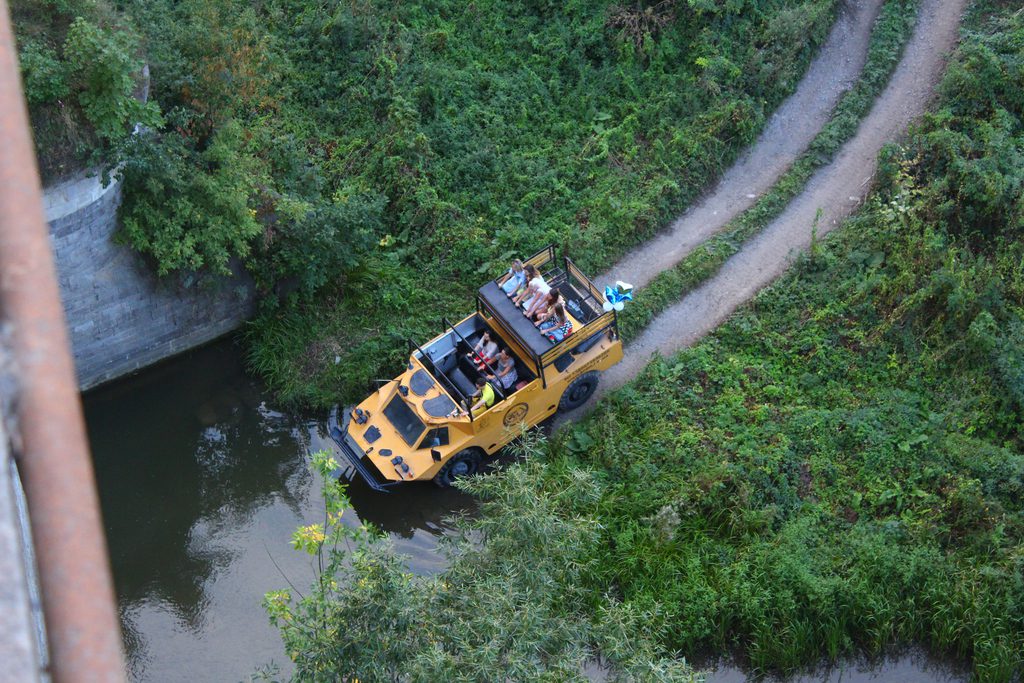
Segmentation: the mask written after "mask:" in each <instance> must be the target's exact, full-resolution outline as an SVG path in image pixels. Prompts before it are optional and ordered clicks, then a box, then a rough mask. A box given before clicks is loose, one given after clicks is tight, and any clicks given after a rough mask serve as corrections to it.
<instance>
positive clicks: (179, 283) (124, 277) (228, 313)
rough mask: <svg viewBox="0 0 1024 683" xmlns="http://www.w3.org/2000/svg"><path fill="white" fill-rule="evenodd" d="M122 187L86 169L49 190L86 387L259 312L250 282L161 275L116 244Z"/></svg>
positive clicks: (54, 239) (53, 235)
mask: <svg viewBox="0 0 1024 683" xmlns="http://www.w3.org/2000/svg"><path fill="white" fill-rule="evenodd" d="M120 203H121V188H120V185H119V184H117V183H116V182H111V184H110V185H108V186H107V187H105V188H104V187H103V186H102V184H101V182H100V178H99V177H97V176H96V174H95V172H92V173H91V174H90V173H88V172H85V173H81V174H79V175H77V176H75V177H73V178H71V179H69V180H67V181H65V182H62V183H60V184H59V185H56V186H54V187H51V188H47V189H46V191H45V192H44V205H45V209H46V219H47V221H48V223H49V226H50V240H51V244H52V246H53V251H54V254H55V258H56V262H57V275H58V278H59V282H60V291H61V299H62V301H63V303H64V312H65V315H66V317H67V322H68V330H69V333H70V336H71V347H72V354H73V355H74V359H75V366H76V369H77V373H78V384H79V387H80V388H81V389H82V390H85V389H89V388H92V387H95V386H97V385H99V384H102V383H104V382H107V381H110V380H112V379H115V378H117V377H120V376H122V375H125V374H127V373H130V372H133V371H135V370H138V369H140V368H144V367H146V366H147V365H151V364H153V363H156V362H157V361H160V360H162V359H164V358H167V357H169V356H173V355H175V354H178V353H181V352H182V351H187V350H188V349H190V348H193V347H195V346H199V345H201V344H203V343H205V342H208V341H210V340H212V339H215V338H217V337H220V336H222V335H224V334H226V333H228V332H230V331H231V330H234V329H235V328H237V327H238V326H239V325H241V323H242V322H243V321H244V320H245V319H246V318H247V317H249V316H250V315H251V314H252V308H253V288H252V283H251V281H250V280H249V279H248V278H247V277H245V276H243V275H240V276H239V277H236V278H234V279H233V280H231V281H225V282H222V283H220V284H219V285H218V286H217V287H215V288H212V287H205V288H204V287H198V286H192V287H189V286H186V283H185V282H184V281H183V280H182V279H181V278H179V277H177V276H173V275H170V276H166V277H163V278H158V277H157V276H156V275H155V273H154V272H153V271H152V269H151V268H150V267H149V266H148V265H147V264H146V263H145V261H144V259H143V258H142V257H141V256H140V255H139V254H137V253H136V252H134V251H133V250H132V249H131V248H129V247H126V246H122V245H119V244H115V243H114V240H113V236H114V233H115V232H116V230H117V209H118V207H119V206H120Z"/></svg>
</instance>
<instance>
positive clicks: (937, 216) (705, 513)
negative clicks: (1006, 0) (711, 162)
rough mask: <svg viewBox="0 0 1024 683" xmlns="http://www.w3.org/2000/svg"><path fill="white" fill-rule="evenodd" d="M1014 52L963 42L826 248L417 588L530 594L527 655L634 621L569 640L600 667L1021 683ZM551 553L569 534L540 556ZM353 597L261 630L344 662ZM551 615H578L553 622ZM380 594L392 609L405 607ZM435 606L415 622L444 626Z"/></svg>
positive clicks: (498, 511)
mask: <svg viewBox="0 0 1024 683" xmlns="http://www.w3.org/2000/svg"><path fill="white" fill-rule="evenodd" d="M1022 44H1024V14H1021V13H1020V12H1017V13H1015V14H1014V13H1011V12H1006V13H1004V15H1003V16H1002V18H1000V19H998V20H995V21H993V22H992V23H988V24H985V25H983V26H982V28H981V29H978V30H977V31H976V32H974V33H969V34H967V35H966V37H965V40H964V44H963V46H962V47H961V49H960V50H959V52H958V53H957V55H956V56H955V59H954V62H953V65H952V66H951V68H950V71H949V74H948V76H947V78H946V79H945V82H944V84H943V87H942V90H943V104H942V105H941V106H940V108H939V109H938V111H936V112H935V113H934V114H931V115H929V116H927V117H926V118H925V119H924V120H923V121H922V122H921V123H920V125H919V126H918V127H917V128H916V129H915V130H914V131H913V132H912V135H911V136H910V138H909V139H908V140H907V142H906V144H905V145H904V146H902V147H893V148H890V149H889V150H888V151H887V152H886V154H885V155H884V158H883V169H882V174H881V178H880V182H879V188H878V190H877V191H876V192H875V193H874V195H873V196H872V198H871V200H870V201H869V202H868V203H867V205H866V206H865V208H864V209H863V210H862V211H861V212H860V214H858V216H856V217H855V218H854V219H853V220H852V221H851V224H850V225H848V226H847V228H846V229H845V230H843V231H842V232H840V233H838V234H837V235H836V236H835V238H834V239H830V240H829V241H827V242H826V243H824V244H822V243H818V244H815V245H814V247H813V249H812V252H811V253H810V254H809V255H808V256H807V257H805V258H803V259H802V260H800V261H799V262H798V264H797V266H796V267H795V268H794V270H793V271H792V272H791V273H790V274H788V275H787V276H785V277H784V278H783V279H782V280H781V281H779V282H778V283H777V284H776V285H775V286H773V287H772V288H770V289H768V290H765V291H764V292H762V293H761V294H760V295H759V296H758V297H757V298H756V299H755V301H754V302H752V304H751V305H749V306H748V307H746V308H745V309H744V310H742V311H741V312H740V313H738V314H737V315H736V316H735V317H734V318H733V319H732V320H731V321H730V322H729V323H728V324H726V325H724V326H723V327H722V328H720V329H719V330H718V331H717V332H716V333H715V334H714V335H712V336H711V337H710V338H708V339H707V340H705V341H704V342H702V343H701V344H699V345H698V346H696V347H694V348H692V349H689V350H686V351H684V352H682V353H680V354H678V355H677V356H675V357H673V358H669V359H659V360H656V361H654V362H653V363H652V364H651V365H650V366H649V367H648V368H647V370H646V371H645V373H644V374H643V375H642V376H641V377H639V378H638V379H637V380H635V381H634V382H633V383H631V384H630V385H628V386H627V387H625V388H623V389H621V390H619V391H617V392H615V393H614V394H613V395H612V396H611V397H610V398H609V399H608V400H607V401H606V402H605V403H604V404H603V405H602V406H601V407H600V408H599V409H598V411H597V412H596V413H595V414H593V415H592V416H590V417H589V418H588V419H586V420H585V421H584V422H583V423H581V424H580V425H577V426H575V427H573V428H571V429H569V430H568V431H566V432H564V433H561V434H560V435H558V437H557V439H556V440H555V441H554V442H552V443H551V444H550V445H549V446H548V447H547V448H546V450H547V456H546V458H545V462H544V463H543V464H541V463H538V462H537V461H536V460H531V461H528V462H527V463H526V464H520V465H515V466H512V467H510V468H509V469H507V470H506V471H505V472H503V473H501V474H499V475H489V476H487V477H484V478H482V479H480V480H478V481H476V482H474V483H473V484H472V485H471V488H472V489H473V490H476V491H478V492H482V493H485V494H486V495H487V496H488V498H489V499H490V501H491V502H490V503H489V504H488V507H487V509H485V510H484V511H483V512H482V513H481V516H480V519H479V520H478V521H477V522H476V524H477V525H478V526H479V528H482V529H485V530H486V531H485V532H484V534H483V539H484V540H483V543H482V550H480V552H481V554H482V556H484V557H487V558H488V559H487V561H486V562H484V563H480V557H479V556H476V555H474V552H475V550H474V546H472V545H470V546H466V550H465V554H464V555H463V554H459V553H456V554H455V555H454V556H453V557H452V560H451V566H450V568H449V569H448V570H447V571H446V572H445V573H444V574H442V579H441V583H440V584H437V583H430V582H428V584H427V585H431V586H434V587H435V588H436V587H438V586H440V590H441V592H442V593H444V591H445V590H446V589H447V588H448V586H447V584H446V581H447V580H449V578H448V577H461V581H462V582H461V583H459V580H460V578H454V579H453V580H454V581H456V583H455V584H453V586H454V587H453V589H452V590H456V589H457V591H458V600H459V601H460V602H461V603H462V604H463V605H470V606H472V607H473V608H475V609H477V610H478V612H480V613H483V614H492V613H493V612H491V611H490V610H491V609H492V608H493V604H494V603H495V602H500V599H499V597H496V596H495V595H494V593H495V592H502V593H507V594H508V595H509V596H512V599H513V600H514V601H515V600H518V599H519V598H520V597H522V595H523V593H522V592H520V591H519V590H518V587H520V586H521V585H523V584H521V583H520V582H529V581H531V580H533V579H536V580H537V581H538V582H539V585H540V586H541V588H540V590H539V592H538V595H539V597H538V600H537V602H536V604H535V605H534V606H533V607H532V608H529V609H528V608H527V607H526V604H531V601H530V600H527V602H526V604H524V603H518V602H517V603H516V609H517V610H518V611H517V612H516V613H517V614H526V613H531V614H537V615H543V619H541V618H540V617H538V619H537V620H535V621H528V622H527V623H529V624H531V625H534V626H538V625H543V627H542V628H541V631H539V632H548V631H547V629H548V628H549V627H554V626H555V625H563V624H564V623H565V622H563V621H562V620H561V619H555V620H554V621H548V619H549V618H550V617H551V616H552V614H554V615H557V616H560V617H562V618H571V619H572V620H573V623H577V624H578V623H582V622H583V621H589V624H590V626H589V627H588V628H595V629H597V632H600V628H601V626H602V625H604V624H607V623H608V622H607V621H606V619H608V616H607V615H609V614H616V615H635V616H637V620H636V621H634V622H633V625H632V626H629V627H626V628H622V629H620V630H618V631H615V632H616V633H617V634H618V636H619V637H617V638H609V639H601V638H600V637H599V636H598V635H595V632H594V631H590V632H588V631H584V630H580V631H577V632H576V633H577V635H578V634H587V633H589V636H588V638H587V639H586V642H589V643H590V645H591V646H592V647H594V648H595V650H596V651H597V652H602V653H604V654H606V655H609V653H611V657H612V660H613V662H614V661H621V660H620V659H619V658H620V657H622V656H623V654H624V653H629V652H630V651H631V648H632V646H633V643H632V642H631V641H630V640H629V639H628V637H627V636H629V635H635V634H637V633H643V634H645V636H647V637H649V638H651V639H653V642H651V641H644V643H643V644H642V648H641V651H642V652H643V653H644V656H645V657H656V656H657V655H658V654H660V655H661V656H665V657H670V656H671V655H672V654H673V653H676V652H682V653H684V654H685V653H693V652H695V651H700V650H702V649H703V648H707V647H711V648H714V649H716V650H721V649H736V650H737V651H738V652H739V653H740V654H741V655H743V656H745V657H746V658H747V659H748V661H749V663H750V664H751V666H752V667H754V668H755V669H783V670H786V669H792V668H794V667H797V666H800V665H803V664H806V663H810V662H813V661H815V660H817V658H818V657H820V656H823V655H824V656H830V657H834V656H837V655H839V654H842V653H846V652H851V651H868V652H878V651H880V650H882V649H883V648H886V647H888V646H891V645H894V644H901V643H907V642H911V641H915V642H919V643H923V644H925V645H927V646H929V647H931V648H935V649H939V650H942V651H944V652H948V653H953V654H956V655H961V656H965V657H968V658H969V659H970V660H971V661H972V662H973V665H974V670H975V674H976V676H977V677H978V679H979V680H984V681H1013V680H1019V677H1020V676H1021V675H1022V674H1024V654H1022V653H1024V432H1022V425H1024V391H1022V378H1024V371H1022V368H1024V358H1022V354H1024V318H1022V315H1024V270H1022V268H1021V263H1022V258H1021V253H1020V250H1021V248H1022V247H1021V244H1022V241H1021V227H1022V225H1021V206H1022V201H1024V184H1022V183H1021V182H1020V173H1021V165H1020V164H1019V163H1015V162H1014V160H1015V159H1016V158H1017V156H1018V155H1019V154H1020V150H1021V149H1022V143H1024V106H1022V105H1024V101H1022V100H1021V97H1020V93H1021V92H1022V86H1024V81H1022V78H1024V71H1022V69H1021V64H1022V62H1021V49H1020V46H1021V45H1022ZM524 519H526V520H529V522H530V523H529V524H528V525H527V526H526V527H524V526H523V525H522V524H521V523H522V521H523V520H524ZM577 522H579V526H578V527H574V526H573V525H574V524H576V523H577ZM563 525H564V526H563ZM535 527H536V528H538V529H539V530H538V531H537V533H536V535H533V534H532V529H534V528H535ZM505 529H507V530H508V531H507V533H506V532H505V531H503V530H505ZM557 529H571V530H572V531H571V533H570V534H569V535H568V536H567V537H562V536H561V535H560V534H559V533H553V534H552V535H551V536H546V535H545V534H546V533H547V532H548V531H551V530H557ZM539 537H543V538H544V542H543V543H539V544H538V543H536V542H533V541H534V540H535V539H537V538H539ZM502 539H504V540H502ZM524 548H525V549H526V550H525V553H524ZM378 552H379V551H378ZM553 556H557V557H558V562H559V564H558V566H559V567H561V569H560V570H558V571H554V572H552V571H550V567H549V566H548V565H547V564H546V562H547V559H548V558H550V557H553ZM533 557H536V558H538V560H537V562H538V564H537V574H536V575H534V574H533V573H532V572H533V566H532V564H531V558H533ZM506 563H508V564H507V565H506ZM510 567H511V568H513V569H515V571H513V572H512V577H514V579H512V580H510V576H509V574H508V573H507V572H505V571H504V570H506V569H508V568H510ZM334 569H335V570H336V569H337V567H335V568H334ZM393 569H394V571H395V572H397V571H398V569H397V566H394V567H393ZM463 572H466V573H463ZM563 572H564V573H563ZM356 573H357V575H358V576H359V577H367V576H370V575H371V574H370V573H368V572H358V571H357V572H356ZM338 575H343V576H351V574H339V573H338V572H334V573H330V572H329V573H328V577H336V576H338ZM385 576H387V577H392V576H393V574H392V572H390V571H389V572H385ZM468 577H472V580H471V581H469V580H467V579H468ZM388 580H389V581H394V579H393V578H389V579H388ZM410 581H411V579H410ZM503 581H509V582H510V583H507V584H506V583H503ZM367 582H368V584H369V585H364V586H360V585H358V584H356V585H354V586H353V585H351V584H346V587H345V588H343V589H338V588H336V587H333V586H332V590H334V591H336V592H335V593H332V594H329V595H328V594H319V595H318V598H317V600H314V601H313V603H312V604H309V605H307V604H303V605H302V607H303V609H307V610H308V609H312V607H313V605H316V606H317V609H318V610H322V611H319V612H312V613H303V612H295V611H288V610H285V611H282V610H284V608H283V606H282V605H283V602H282V603H280V604H274V605H273V606H272V614H274V616H275V617H277V618H279V619H280V618H283V617H286V618H287V620H288V622H287V625H286V626H285V628H284V632H285V634H286V640H287V641H288V643H289V647H290V648H292V652H293V653H295V652H298V650H297V649H296V648H295V645H296V643H298V644H302V645H304V646H307V647H308V643H309V642H310V641H309V639H308V637H306V639H304V640H303V639H299V640H295V639H296V638H299V637H300V636H301V635H302V634H308V633H310V632H311V631H310V629H308V628H306V629H303V628H302V626H309V625H310V624H317V625H318V626H320V627H326V628H327V629H328V630H329V631H330V632H331V636H330V638H331V639H333V640H335V641H338V642H341V643H349V640H347V639H346V637H345V634H346V633H348V632H349V630H350V627H349V623H350V622H349V621H348V619H350V617H349V616H346V617H345V618H344V619H337V618H336V617H335V615H336V614H337V613H342V614H345V609H346V608H345V606H346V605H351V604H357V601H358V600H360V599H363V598H365V597H366V596H369V595H377V594H378V593H377V592H376V591H381V590H382V589H383V588H386V587H387V586H388V585H390V584H387V583H383V582H382V579H379V578H377V577H375V578H373V579H368V580H367ZM408 585H410V584H405V583H403V584H402V588H403V589H404V587H406V586H408ZM510 586H511V587H510ZM337 591H341V593H340V595H341V597H342V599H337V598H338V597H339V593H338V592H337ZM476 591H479V592H476ZM563 591H564V592H565V595H569V596H573V599H572V600H569V601H568V602H559V599H558V597H557V596H560V595H562V594H563ZM394 592H395V593H399V594H402V595H403V598H402V604H406V603H405V598H404V595H405V594H406V593H407V592H408V591H404V590H397V591H394ZM431 596H432V597H430V598H427V597H423V598H418V600H419V602H418V603H417V607H416V609H415V610H414V612H413V613H414V614H415V615H416V619H422V620H423V621H422V623H430V620H431V619H432V618H433V615H434V614H439V615H445V616H444V617H443V618H442V620H441V621H440V623H444V624H451V623H454V622H453V621H452V619H453V613H450V612H446V611H445V610H444V608H443V606H444V605H446V604H448V603H446V602H445V600H441V601H440V602H438V603H432V602H431V600H433V599H434V597H433V594H431ZM450 599H452V596H451V595H450V594H449V595H448V596H447V597H446V600H450ZM480 605H490V606H491V607H483V608H481V607H480ZM275 610H276V611H275ZM334 610H337V612H335V611H334ZM549 610H554V612H552V611H549ZM365 614H366V612H365V611H364V612H361V613H360V618H364V617H365ZM311 615H315V616H316V617H317V618H322V619H323V620H324V621H309V619H310V616H311ZM424 615H427V616H424ZM459 618H460V619H473V617H472V616H469V615H467V614H466V613H465V612H463V613H461V616H460V617H459ZM481 621H482V622H484V623H489V622H487V619H486V618H483V619H481ZM612 621H613V623H617V624H620V625H621V624H622V622H621V621H619V620H614V619H613V620H612ZM398 623H402V622H401V621H400V620H396V619H394V618H392V617H391V616H388V617H387V618H386V619H381V620H377V619H373V620H372V623H371V624H370V625H369V626H367V625H366V624H365V623H362V626H361V628H362V629H363V631H366V632H369V631H373V630H374V629H376V628H381V629H384V632H388V633H393V632H395V631H394V630H393V629H394V628H395V624H398ZM409 623H410V624H413V625H411V626H409V628H410V630H411V631H413V632H418V631H417V629H416V627H415V624H417V623H421V622H419V621H416V620H413V621H412V622H409ZM538 627H539V628H540V626H538ZM489 628H497V627H496V626H495V625H493V624H492V625H491V626H490V627H489ZM580 628H581V629H582V627H580ZM363 631H361V632H363ZM443 631H444V632H447V631H449V629H443ZM456 631H457V630H456ZM499 631H500V629H499ZM320 632H321V631H316V632H315V633H320ZM457 632H460V631H457ZM472 632H474V633H477V631H472ZM480 632H481V633H485V634H488V635H485V636H484V637H483V638H481V639H479V640H473V641H471V642H461V641H453V640H450V639H449V637H448V636H445V635H442V636H441V644H438V643H431V642H429V638H428V642H427V643H424V644H422V646H415V647H414V654H413V655H411V656H412V658H413V659H414V660H415V661H417V662H423V661H438V662H450V661H452V659H451V658H452V657H455V656H458V655H463V654H464V655H465V656H467V657H475V656H477V655H478V653H477V650H478V649H481V648H483V649H486V647H487V645H488V644H490V643H495V644H498V643H501V642H502V641H501V640H500V639H490V638H489V637H488V636H490V635H491V634H492V633H493V632H492V631H488V630H486V628H485V629H482V630H481V631H480ZM500 632H502V633H504V632H503V631H500ZM550 633H556V634H557V633H564V631H561V630H559V629H558V628H555V629H554V630H553V631H551V632H550ZM559 642H561V643H564V642H566V641H565V640H561V641H559ZM575 642H581V641H575ZM435 646H436V649H432V648H435ZM346 647H348V645H346ZM652 648H653V649H652ZM499 651H501V650H500V649H499ZM556 651H557V652H559V653H563V652H564V651H563V650H556ZM334 652H335V653H338V652H339V651H338V650H335V651H334ZM431 656H436V660H432V659H430V657H431ZM480 656H483V655H480ZM557 661H564V660H561V659H559V660H557ZM365 666H366V663H365V662H364V660H360V659H356V658H350V657H347V656H344V655H342V656H341V657H340V659H337V660H333V661H332V662H331V663H329V664H328V667H329V670H330V671H337V672H343V673H349V672H352V673H357V674H358V673H362V672H363V671H366V670H368V669H366V668H365ZM498 670H501V669H498ZM431 671H432V672H437V671H440V669H432V670H431ZM485 678H486V677H485Z"/></svg>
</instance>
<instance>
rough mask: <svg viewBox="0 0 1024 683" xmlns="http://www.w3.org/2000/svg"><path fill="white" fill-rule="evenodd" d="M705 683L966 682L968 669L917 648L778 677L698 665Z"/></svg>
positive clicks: (731, 665)
mask: <svg viewBox="0 0 1024 683" xmlns="http://www.w3.org/2000/svg"><path fill="white" fill-rule="evenodd" d="M700 668H701V669H704V670H705V671H706V672H707V677H706V678H705V683H745V682H746V681H756V682H757V683H880V682H882V681H884V682H885V683H967V681H970V680H971V671H970V667H968V666H967V665H966V664H965V663H964V662H959V661H954V660H948V659H945V658H942V657H936V656H934V655H932V654H930V653H927V652H925V651H924V650H921V649H919V648H910V649H907V650H903V651H899V652H894V653H890V654H888V655H885V656H883V657H879V658H876V659H868V658H861V657H857V658H850V659H845V660H842V661H840V662H837V663H834V664H823V665H821V666H817V667H814V668H812V669H810V670H808V671H805V672H803V673H799V674H796V675H794V676H790V677H788V678H779V677H776V676H761V677H756V678H755V677H751V676H748V674H747V673H746V672H745V671H744V670H743V668H742V667H740V666H738V665H737V664H736V663H735V662H732V661H730V660H722V661H718V662H713V663H711V664H703V665H700Z"/></svg>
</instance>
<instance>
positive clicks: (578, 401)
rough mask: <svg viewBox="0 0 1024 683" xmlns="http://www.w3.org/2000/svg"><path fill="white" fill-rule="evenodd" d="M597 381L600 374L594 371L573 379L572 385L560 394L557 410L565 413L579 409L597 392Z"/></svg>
mask: <svg viewBox="0 0 1024 683" xmlns="http://www.w3.org/2000/svg"><path fill="white" fill-rule="evenodd" d="M599 380H600V373H599V372H597V371H596V370H591V371H590V372H585V373H583V374H582V375H580V376H579V377H577V378H576V379H574V380H573V381H572V384H570V385H569V386H568V387H566V389H565V391H564V392H562V398H561V400H559V401H558V409H559V410H561V411H562V412H565V411H568V410H574V409H575V408H579V407H580V406H581V405H583V404H584V403H586V402H587V400H588V399H589V398H590V397H591V396H593V395H594V392H595V391H597V383H598V381H599Z"/></svg>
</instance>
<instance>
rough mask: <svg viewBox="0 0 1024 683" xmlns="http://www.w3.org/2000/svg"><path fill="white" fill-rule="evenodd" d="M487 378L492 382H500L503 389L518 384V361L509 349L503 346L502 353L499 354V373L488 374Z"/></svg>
mask: <svg viewBox="0 0 1024 683" xmlns="http://www.w3.org/2000/svg"><path fill="white" fill-rule="evenodd" d="M487 379H489V380H490V381H492V382H494V381H498V382H500V383H501V386H502V388H503V389H511V388H512V387H514V386H515V385H516V380H518V379H519V376H518V374H517V373H516V361H515V359H514V358H513V357H512V354H511V353H509V351H508V349H506V348H502V350H501V353H499V354H498V371H497V375H487Z"/></svg>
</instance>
